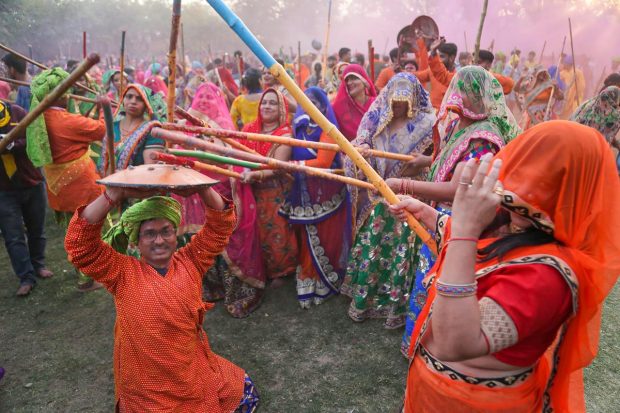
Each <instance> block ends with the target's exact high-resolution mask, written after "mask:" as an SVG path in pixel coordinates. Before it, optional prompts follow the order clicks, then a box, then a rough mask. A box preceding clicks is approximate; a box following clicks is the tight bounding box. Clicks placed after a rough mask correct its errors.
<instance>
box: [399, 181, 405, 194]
mask: <svg viewBox="0 0 620 413" xmlns="http://www.w3.org/2000/svg"><path fill="white" fill-rule="evenodd" d="M404 185H405V180H404V179H403V178H400V188H398V193H399V194H404V193H405V190H404V188H403V187H404Z"/></svg>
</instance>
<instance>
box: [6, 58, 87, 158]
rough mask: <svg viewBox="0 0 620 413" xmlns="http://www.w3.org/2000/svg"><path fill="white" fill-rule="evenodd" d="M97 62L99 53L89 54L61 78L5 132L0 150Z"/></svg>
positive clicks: (22, 131)
mask: <svg viewBox="0 0 620 413" xmlns="http://www.w3.org/2000/svg"><path fill="white" fill-rule="evenodd" d="M97 63H99V55H98V54H94V53H93V54H91V55H90V56H88V57H87V58H86V60H84V61H83V62H82V63H81V64H80V65H79V66H78V67H77V68H76V69H75V70H74V71H73V72H72V73H71V74H70V75H69V77H67V78H66V79H65V80H63V81H62V82H61V83H60V84H59V85H58V86H56V88H54V90H52V91H51V92H50V93H49V94H48V95H47V96H45V98H44V99H43V100H42V101H41V103H39V104H38V105H37V106H36V107H35V108H34V109H32V111H31V112H28V114H27V115H26V117H24V119H22V120H21V122H19V123H18V124H17V125H16V126H15V127H14V128H13V129H11V130H10V131H9V133H7V134H6V136H5V137H4V139H2V140H0V152H2V151H4V150H5V149H6V147H7V145H8V144H9V143H11V142H13V141H14V140H15V139H17V137H18V136H20V135H21V134H22V133H24V132H25V131H26V128H27V127H28V125H30V124H31V123H32V122H33V121H34V120H35V119H36V118H37V117H39V116H41V115H42V114H43V112H45V110H46V109H47V108H49V107H50V106H52V105H53V104H54V102H56V101H57V100H58V99H59V98H60V97H61V96H62V95H64V94H65V92H66V91H67V90H69V88H70V87H71V86H73V84H74V83H75V82H76V81H77V80H78V79H79V78H81V77H82V76H84V74H85V73H86V72H88V70H89V69H90V68H91V67H93V66H94V65H96V64H97Z"/></svg>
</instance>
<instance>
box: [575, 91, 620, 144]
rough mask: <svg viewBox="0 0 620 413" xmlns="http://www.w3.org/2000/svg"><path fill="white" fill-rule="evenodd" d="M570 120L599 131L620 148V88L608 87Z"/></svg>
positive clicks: (580, 108) (583, 104)
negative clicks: (619, 138) (618, 138)
mask: <svg viewBox="0 0 620 413" xmlns="http://www.w3.org/2000/svg"><path fill="white" fill-rule="evenodd" d="M570 120H572V121H575V122H579V123H581V124H582V125H586V126H590V127H592V128H594V129H596V130H597V131H599V132H600V133H601V134H602V135H603V136H604V137H605V139H606V140H607V142H609V144H610V145H612V146H613V147H615V148H618V145H619V143H618V141H617V140H616V138H617V137H618V132H619V131H620V88H618V87H617V86H608V87H606V88H605V89H603V90H602V91H601V92H600V93H599V94H598V95H596V96H594V97H593V98H592V99H589V100H587V101H585V102H583V103H582V104H581V106H579V107H578V108H577V110H576V111H575V113H573V114H572V116H571V117H570Z"/></svg>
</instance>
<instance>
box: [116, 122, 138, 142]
mask: <svg viewBox="0 0 620 413" xmlns="http://www.w3.org/2000/svg"><path fill="white" fill-rule="evenodd" d="M126 119H127V118H125V119H123V120H121V123H120V125H119V126H120V128H121V137H123V138H124V137H127V136H129V135H131V134H132V133H134V132H135V131H136V129H138V127H140V125H141V124H142V121H139V122H134V121H133V120H132V121H131V122H129V125H127V127H123V121H124V120H126ZM135 123H137V125H136V126H135V127H134V124H135Z"/></svg>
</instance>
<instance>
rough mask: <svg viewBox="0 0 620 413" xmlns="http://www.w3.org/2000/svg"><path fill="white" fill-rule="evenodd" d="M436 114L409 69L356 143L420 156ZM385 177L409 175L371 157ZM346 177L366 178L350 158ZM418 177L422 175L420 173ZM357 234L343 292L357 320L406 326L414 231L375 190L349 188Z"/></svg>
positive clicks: (386, 92)
mask: <svg viewBox="0 0 620 413" xmlns="http://www.w3.org/2000/svg"><path fill="white" fill-rule="evenodd" d="M434 123H435V114H434V110H433V107H432V105H431V103H430V99H429V96H428V93H427V92H426V91H425V90H424V89H423V88H422V85H421V84H420V82H419V81H418V79H417V78H416V77H415V76H413V75H411V74H409V73H399V74H397V75H396V76H394V77H393V78H392V79H391V80H390V82H389V83H388V84H387V85H386V87H385V88H384V89H383V90H382V91H381V93H380V94H379V96H378V97H377V99H376V100H375V101H374V102H373V104H372V105H371V107H370V108H369V110H368V112H366V114H365V115H364V117H363V118H362V121H361V123H360V127H359V130H358V132H357V138H356V139H355V140H354V142H353V144H354V145H357V146H362V147H365V148H367V149H378V150H381V151H387V152H396V153H402V154H416V155H417V154H421V153H423V152H424V151H425V150H426V149H427V148H429V147H430V145H431V143H432V131H433V124H434ZM368 161H369V162H370V164H371V166H372V167H373V168H374V169H375V170H376V171H377V172H378V173H379V175H381V177H382V178H383V179H386V178H392V177H401V176H402V175H403V174H404V173H406V172H407V171H406V165H405V163H404V162H401V161H395V160H390V159H384V158H370V159H369V160H368ZM345 171H346V174H347V175H348V176H352V177H356V178H358V179H366V178H365V176H364V174H363V173H361V172H360V171H359V170H358V169H357V168H356V167H355V164H354V163H353V162H352V161H351V160H350V159H349V158H347V159H346V160H345ZM420 178H422V177H421V176H420ZM349 191H350V193H351V202H352V205H353V208H354V211H353V216H354V228H355V230H356V232H357V236H356V237H355V242H354V244H353V248H352V250H351V254H350V255H349V262H348V266H347V272H346V275H345V279H344V283H343V285H342V287H341V292H342V293H343V294H345V295H347V296H349V297H351V298H352V300H351V305H350V307H349V317H351V319H352V320H353V321H357V322H360V321H364V320H365V319H367V318H385V319H386V321H385V325H384V326H385V328H398V327H401V326H403V325H404V323H405V316H406V312H407V297H408V294H409V290H410V289H411V282H412V281H413V276H414V271H413V270H414V267H413V258H414V257H415V252H414V251H412V250H411V249H410V248H409V245H411V244H412V243H413V237H412V234H411V230H410V229H409V227H407V226H403V225H402V224H401V223H400V222H399V221H398V220H396V219H395V218H394V217H393V216H392V215H391V214H390V213H389V212H388V209H387V206H386V205H385V204H384V203H383V202H382V198H381V197H380V196H378V195H377V194H375V193H373V192H371V191H367V190H365V189H360V188H358V187H350V188H349Z"/></svg>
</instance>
